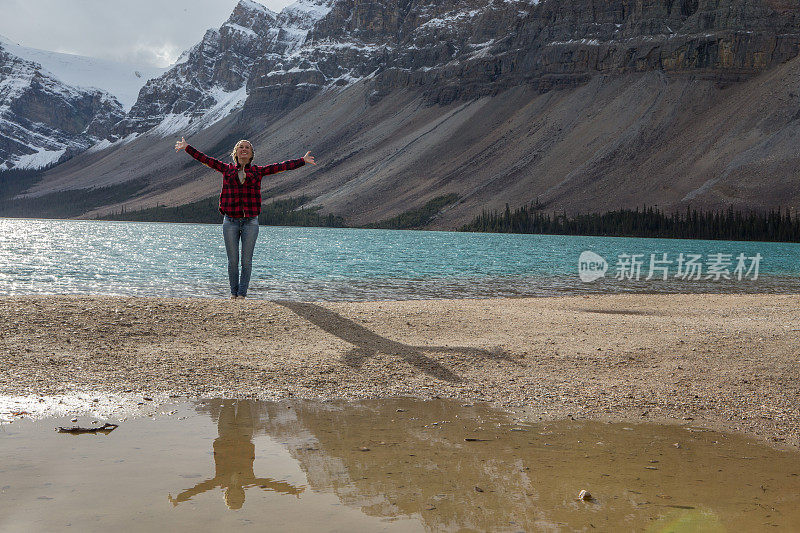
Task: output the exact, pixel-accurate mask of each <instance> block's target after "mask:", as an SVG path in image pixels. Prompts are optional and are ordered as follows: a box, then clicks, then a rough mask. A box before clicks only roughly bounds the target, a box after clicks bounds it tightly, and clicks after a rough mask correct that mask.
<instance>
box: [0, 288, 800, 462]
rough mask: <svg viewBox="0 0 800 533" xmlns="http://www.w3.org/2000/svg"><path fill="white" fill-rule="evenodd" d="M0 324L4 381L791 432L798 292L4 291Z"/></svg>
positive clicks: (69, 389) (776, 441)
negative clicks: (315, 294) (393, 400)
mask: <svg viewBox="0 0 800 533" xmlns="http://www.w3.org/2000/svg"><path fill="white" fill-rule="evenodd" d="M0 323H2V324H3V327H2V330H3V331H2V332H0V368H1V369H2V370H0V395H7V396H11V395H26V394H36V395H44V396H52V395H76V394H79V393H88V392H98V394H107V395H111V396H113V395H118V396H124V395H130V396H137V397H141V396H149V397H153V398H154V399H156V401H158V400H157V399H158V398H162V399H164V400H165V399H166V398H169V396H170V395H176V396H180V397H185V398H191V397H204V398H207V397H213V396H221V397H250V398H259V399H263V400H280V399H287V398H291V399H318V400H325V399H345V400H346V399H367V398H390V397H415V398H422V399H430V398H453V399H457V400H459V401H465V402H487V403H489V404H492V405H495V406H497V407H501V408H504V409H507V410H512V411H514V412H520V413H523V414H524V415H525V417H527V418H528V419H530V420H531V421H532V422H537V421H539V419H541V420H556V419H564V418H574V419H576V420H579V419H591V420H604V421H619V422H628V423H634V422H645V423H665V422H666V423H676V424H689V425H692V426H702V427H707V428H709V429H715V430H722V431H726V432H739V433H745V434H748V435H750V436H754V437H757V438H759V439H760V440H763V441H766V442H768V443H770V444H771V445H773V446H778V447H789V448H794V449H797V448H800V429H798V426H800V350H799V349H798V346H800V342H798V339H800V295H797V294H779V295H772V294H615V295H577V296H555V297H554V296H546V297H538V298H496V299H464V300H386V301H373V302H317V303H304V302H289V301H267V300H245V301H230V300H223V299H211V298H208V299H201V298H143V297H112V296H41V295H36V296H0ZM100 391H102V392H100Z"/></svg>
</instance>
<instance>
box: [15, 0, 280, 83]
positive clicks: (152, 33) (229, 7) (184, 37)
mask: <svg viewBox="0 0 800 533" xmlns="http://www.w3.org/2000/svg"><path fill="white" fill-rule="evenodd" d="M257 1H258V2H260V3H261V4H264V5H265V6H267V7H268V8H270V9H271V10H273V11H276V12H278V11H280V10H281V9H283V8H284V7H285V6H287V5H289V4H291V3H293V2H294V0H257ZM237 3H238V0H176V1H173V0H128V1H125V2H121V1H119V0H106V1H100V0H0V35H3V36H5V37H6V38H8V39H9V40H11V41H13V42H16V43H18V44H20V45H22V46H27V47H29V48H39V49H42V50H52V51H55V52H64V53H69V54H78V55H83V56H92V57H100V58H103V59H111V60H115V61H124V62H126V63H134V64H137V65H149V66H156V67H166V66H168V65H169V64H170V63H172V62H173V61H175V60H176V59H177V58H178V56H179V55H180V54H181V52H183V51H184V50H186V49H188V48H190V47H191V46H192V45H194V44H196V43H197V42H199V41H200V39H202V38H203V34H204V33H205V31H206V30H207V29H208V28H218V27H220V26H221V25H222V23H223V22H225V21H226V20H227V19H228V17H229V16H230V14H231V12H232V11H233V8H234V7H235V6H236V4H237Z"/></svg>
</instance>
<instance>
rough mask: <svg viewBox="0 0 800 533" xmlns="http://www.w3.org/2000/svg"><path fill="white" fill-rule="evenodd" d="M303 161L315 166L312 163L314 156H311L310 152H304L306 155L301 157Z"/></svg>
mask: <svg viewBox="0 0 800 533" xmlns="http://www.w3.org/2000/svg"><path fill="white" fill-rule="evenodd" d="M303 161H305V162H306V163H309V164H311V165H316V163H315V162H314V156H313V155H311V152H306V155H304V156H303Z"/></svg>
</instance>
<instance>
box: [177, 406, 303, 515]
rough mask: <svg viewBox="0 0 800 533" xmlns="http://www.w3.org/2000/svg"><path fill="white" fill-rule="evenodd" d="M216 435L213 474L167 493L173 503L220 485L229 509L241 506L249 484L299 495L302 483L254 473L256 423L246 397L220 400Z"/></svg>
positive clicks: (301, 490)
mask: <svg viewBox="0 0 800 533" xmlns="http://www.w3.org/2000/svg"><path fill="white" fill-rule="evenodd" d="M217 427H218V430H219V437H217V439H216V440H214V464H215V466H216V469H215V470H216V471H215V476H214V478H212V479H208V480H206V481H203V482H201V483H198V484H197V485H195V486H194V487H192V488H191V489H188V490H185V491H183V492H181V493H180V494H178V496H177V497H176V498H173V497H172V494H170V495H169V501H171V502H172V504H173V505H178V503H179V502H184V501H187V500H189V499H191V498H192V496H195V495H197V494H200V493H202V492H206V491H208V490H211V489H214V488H216V487H220V488H222V489H223V490H224V491H225V503H226V504H227V505H228V508H229V509H241V508H242V504H244V491H245V489H247V488H250V487H256V486H258V487H260V488H262V489H265V490H272V491H275V492H282V493H284V494H293V495H295V496H298V497H299V496H300V493H301V492H303V490H304V487H301V488H298V487H295V486H294V485H292V484H290V483H286V482H285V481H275V480H274V479H271V478H257V477H255V474H254V473H253V461H254V460H255V458H256V453H255V448H256V447H255V445H254V444H253V433H254V429H255V424H254V420H253V416H252V411H251V404H250V402H248V401H232V400H226V401H224V402H223V405H222V409H221V411H220V413H219V419H218V421H217Z"/></svg>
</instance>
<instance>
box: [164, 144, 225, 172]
mask: <svg viewBox="0 0 800 533" xmlns="http://www.w3.org/2000/svg"><path fill="white" fill-rule="evenodd" d="M180 150H185V151H186V153H187V154H189V155H190V156H192V157H194V158H195V159H197V160H198V161H200V162H201V163H203V164H204V165H205V166H207V167H209V168H213V169H214V170H216V171H218V172H225V170H227V168H228V165H226V164H225V163H223V162H222V161H220V160H219V159H214V158H213V157H209V156H207V155H206V154H204V153H203V152H201V151H200V150H197V149H195V148H194V147H192V146H191V145H190V144H189V143H187V142H186V140H184V138H183V137H181V140H180V141H177V142H176V143H175V151H176V152H178V151H180Z"/></svg>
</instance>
